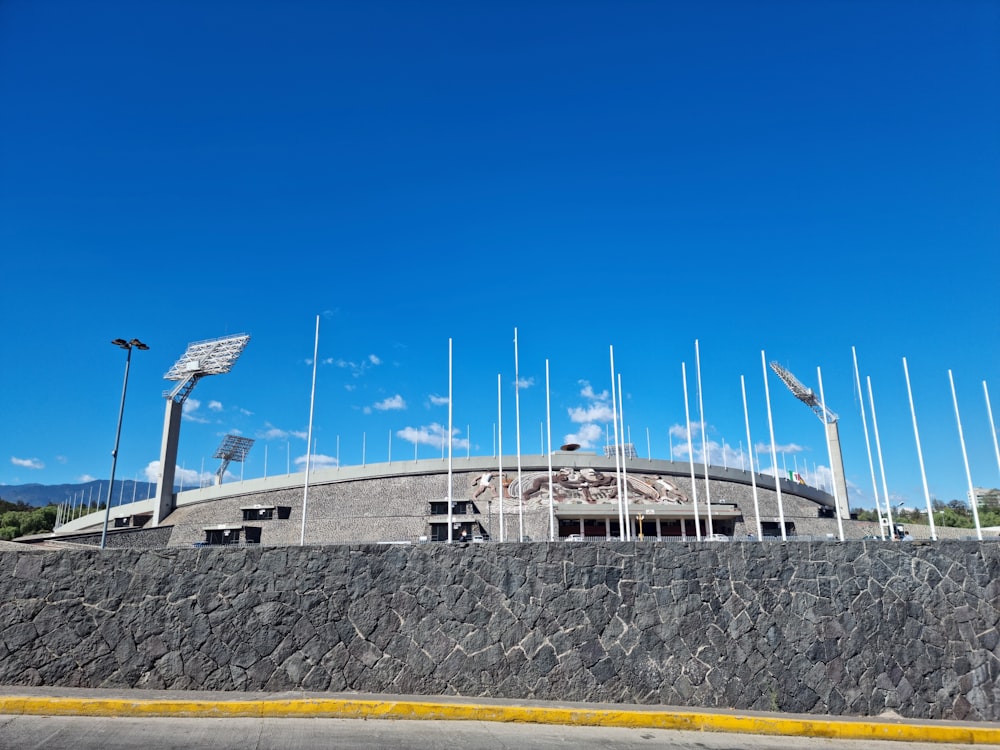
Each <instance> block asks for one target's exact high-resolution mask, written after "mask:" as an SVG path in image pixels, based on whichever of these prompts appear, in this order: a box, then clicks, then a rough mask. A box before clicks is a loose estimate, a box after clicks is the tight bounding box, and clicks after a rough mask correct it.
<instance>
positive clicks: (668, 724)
mask: <svg viewBox="0 0 1000 750" xmlns="http://www.w3.org/2000/svg"><path fill="white" fill-rule="evenodd" d="M0 715H35V716H108V717H141V716H174V717H178V718H188V717H199V718H208V717H217V718H235V717H251V718H252V717H260V718H265V717H267V718H282V717H286V718H287V717H298V718H345V719H432V720H457V721H463V720H465V721H500V722H523V723H536V724H561V725H573V726H605V727H629V728H633V729H640V728H647V729H684V730H695V731H706V732H728V733H739V734H761V735H779V736H789V737H796V736H800V737H829V738H833V739H852V740H898V741H903V742H942V743H943V742H950V743H959V744H969V745H1000V726H998V725H997V724H992V723H974V722H959V721H927V720H925V721H918V720H911V719H903V718H899V717H896V716H889V715H885V716H878V717H872V718H854V717H833V716H820V715H810V714H795V715H792V714H776V713H761V712H750V711H730V710H719V709H692V708H673V707H665V706H640V705H631V704H622V705H610V704H594V703H559V702H553V701H531V700H524V701H522V700H502V699H493V698H489V699H482V698H458V697H423V696H398V695H369V694H359V693H301V692H285V693H234V692H204V691H201V692H194V691H191V692H187V691H167V690H148V691H147V690H126V689H122V690H117V689H83V688H33V687H22V686H0Z"/></svg>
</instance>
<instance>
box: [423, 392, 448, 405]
mask: <svg viewBox="0 0 1000 750" xmlns="http://www.w3.org/2000/svg"><path fill="white" fill-rule="evenodd" d="M427 398H428V399H430V402H431V404H432V405H434V406H445V405H446V404H447V403H448V397H447V396H439V395H437V394H436V393H432V394H431V395H430V396H428V397H427Z"/></svg>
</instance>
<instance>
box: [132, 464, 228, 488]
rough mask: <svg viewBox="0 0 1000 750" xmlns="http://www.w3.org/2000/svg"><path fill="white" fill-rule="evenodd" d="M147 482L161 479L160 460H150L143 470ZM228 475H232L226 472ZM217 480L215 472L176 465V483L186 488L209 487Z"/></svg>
mask: <svg viewBox="0 0 1000 750" xmlns="http://www.w3.org/2000/svg"><path fill="white" fill-rule="evenodd" d="M142 474H143V476H144V477H145V478H146V481H147V482H151V483H153V484H155V483H157V482H158V481H159V479H160V462H159V461H150V462H149V463H148V464H146V468H145V469H143V470H142ZM226 476H230V477H231V476H232V475H231V474H229V472H226ZM214 482H215V474H214V473H212V472H209V471H203V472H202V471H197V470H196V469H185V468H184V467H182V466H175V467H174V484H175V485H176V486H178V487H183V488H184V489H194V488H195V487H207V486H209V485H211V484H213V483H214Z"/></svg>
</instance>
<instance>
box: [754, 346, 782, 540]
mask: <svg viewBox="0 0 1000 750" xmlns="http://www.w3.org/2000/svg"><path fill="white" fill-rule="evenodd" d="M760 363H761V366H762V367H763V368H764V397H765V399H766V400H767V426H768V429H769V430H770V433H771V470H772V471H773V472H774V491H775V494H776V495H777V497H778V519H779V523H780V524H781V541H783V542H787V541H788V535H787V534H786V533H785V506H784V504H783V503H782V501H781V479H780V478H779V477H778V454H777V453H776V449H775V447H774V418H773V417H772V415H771V388H770V386H768V384H767V358H766V357H765V356H764V350H763V349H761V352H760Z"/></svg>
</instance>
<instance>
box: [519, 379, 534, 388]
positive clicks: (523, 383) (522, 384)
mask: <svg viewBox="0 0 1000 750" xmlns="http://www.w3.org/2000/svg"><path fill="white" fill-rule="evenodd" d="M534 384H535V379H534V378H524V377H522V378H518V379H517V383H516V385H517V387H518V389H520V390H522V391H523V390H524V389H525V388H531V386H533V385H534Z"/></svg>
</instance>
